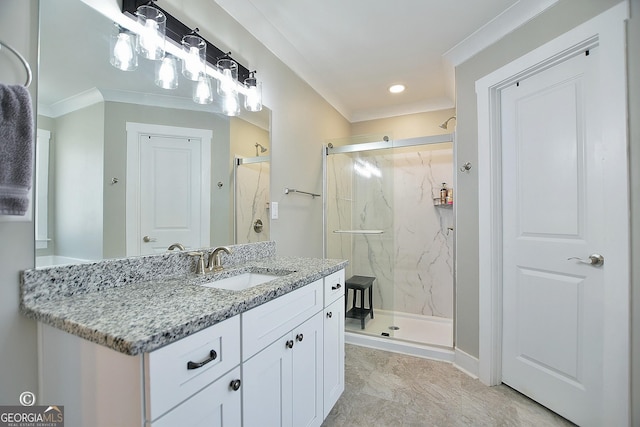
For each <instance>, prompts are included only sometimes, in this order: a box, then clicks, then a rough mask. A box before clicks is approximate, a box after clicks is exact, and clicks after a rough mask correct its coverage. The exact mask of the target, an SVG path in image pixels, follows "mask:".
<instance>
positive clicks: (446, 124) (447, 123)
mask: <svg viewBox="0 0 640 427" xmlns="http://www.w3.org/2000/svg"><path fill="white" fill-rule="evenodd" d="M455 118H456V116H451V117H449V118H448V119H447V120H445V121H444V123H442V124H441V125H440V126H439V127H441V128H442V129H446V128H447V126H448V125H449V121H450V120H451V119H455ZM456 120H457V119H456Z"/></svg>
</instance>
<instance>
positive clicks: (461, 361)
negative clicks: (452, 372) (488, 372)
mask: <svg viewBox="0 0 640 427" xmlns="http://www.w3.org/2000/svg"><path fill="white" fill-rule="evenodd" d="M453 366H455V367H456V368H458V369H459V370H461V371H462V372H464V373H465V374H467V375H469V376H470V377H473V378H476V379H477V378H478V374H479V372H480V370H479V366H480V364H479V360H478V358H477V357H473V356H471V355H470V354H468V353H465V352H464V351H462V350H460V349H459V348H457V347H456V348H455V349H454V359H453Z"/></svg>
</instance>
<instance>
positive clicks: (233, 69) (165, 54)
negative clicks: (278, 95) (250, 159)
mask: <svg viewBox="0 0 640 427" xmlns="http://www.w3.org/2000/svg"><path fill="white" fill-rule="evenodd" d="M154 1H155V0H122V13H123V14H124V15H125V16H126V17H128V18H131V19H132V20H133V22H131V24H128V23H125V22H121V21H119V23H120V24H121V25H120V26H117V29H118V31H117V33H116V34H115V35H114V36H112V46H111V63H112V64H113V66H114V67H117V68H119V69H121V70H134V69H135V68H136V67H137V61H138V59H137V56H138V53H139V54H140V56H143V57H145V58H149V59H153V60H155V61H158V62H157V63H156V72H155V82H156V85H158V86H160V87H162V88H166V89H173V88H175V87H177V85H178V78H177V74H178V73H177V68H178V61H182V67H181V68H182V74H183V76H184V77H186V78H188V79H189V80H192V81H194V82H196V83H194V85H193V101H194V102H196V103H199V104H209V103H212V102H213V96H214V94H213V91H212V90H211V88H212V84H213V82H212V81H211V79H212V78H213V79H216V81H217V93H218V94H219V96H220V98H221V99H220V104H221V105H222V112H223V113H224V114H226V115H228V116H235V115H238V114H239V113H240V98H239V97H240V95H242V96H244V97H245V99H244V101H245V102H244V107H245V109H246V110H247V111H261V110H262V83H261V82H258V81H257V80H256V79H255V71H254V72H251V73H250V72H249V70H248V69H247V68H246V67H245V66H243V65H241V64H239V63H238V62H236V61H234V60H233V59H232V58H231V56H230V52H229V53H225V52H223V51H222V50H220V49H219V48H218V47H216V46H215V45H213V44H211V43H210V42H209V41H207V40H206V39H204V38H203V37H201V36H199V35H198V34H196V32H197V31H198V29H197V28H196V29H195V30H191V28H189V27H188V26H186V25H185V24H183V23H182V22H180V21H179V20H178V19H177V18H175V17H174V16H172V15H171V14H170V13H168V12H167V11H166V10H164V9H162V8H161V7H159V6H157V5H156V4H155V3H154ZM114 25H117V24H114ZM151 34H156V37H151ZM139 38H141V39H142V40H138V39H139ZM167 39H169V42H168V43H167V42H166V40H167ZM118 41H120V43H119V44H118ZM116 46H117V49H116ZM153 52H155V53H156V54H155V55H153V54H152V53H153ZM174 76H176V77H175V78H174Z"/></svg>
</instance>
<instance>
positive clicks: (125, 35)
mask: <svg viewBox="0 0 640 427" xmlns="http://www.w3.org/2000/svg"><path fill="white" fill-rule="evenodd" d="M112 40H113V41H112V45H113V47H112V50H111V60H110V62H111V65H113V66H114V67H116V68H117V69H119V70H122V71H132V70H135V69H136V68H138V55H137V54H136V51H135V36H133V35H132V34H131V33H129V32H127V31H126V30H118V33H117V34H116V35H115V36H114V38H113V39H112Z"/></svg>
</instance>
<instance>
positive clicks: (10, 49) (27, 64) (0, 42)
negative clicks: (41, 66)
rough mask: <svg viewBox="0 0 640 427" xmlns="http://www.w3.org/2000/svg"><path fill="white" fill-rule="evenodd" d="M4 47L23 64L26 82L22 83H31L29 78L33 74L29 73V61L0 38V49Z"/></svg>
mask: <svg viewBox="0 0 640 427" xmlns="http://www.w3.org/2000/svg"><path fill="white" fill-rule="evenodd" d="M3 46H4V47H5V48H7V49H9V51H11V52H13V54H14V55H15V56H17V57H18V58H19V59H20V62H22V65H24V69H25V70H26V71H27V82H26V83H25V84H24V85H25V87H29V85H30V84H31V80H32V79H33V75H32V74H31V67H30V66H29V63H28V62H27V60H26V59H25V58H24V56H22V55H21V54H20V52H18V51H17V50H15V49H14V48H12V47H11V46H9V45H8V44H6V43H5V42H3V41H2V40H0V49H1V48H2V47H3Z"/></svg>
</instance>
